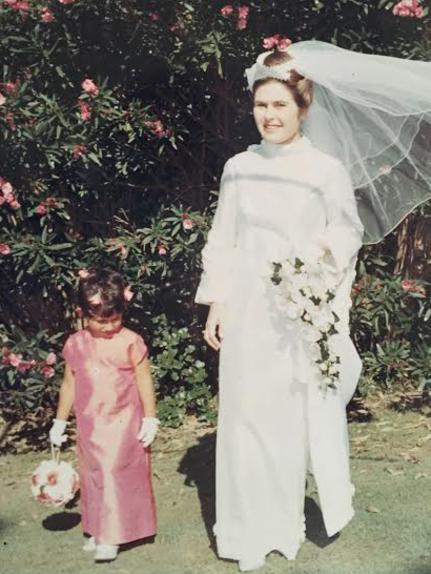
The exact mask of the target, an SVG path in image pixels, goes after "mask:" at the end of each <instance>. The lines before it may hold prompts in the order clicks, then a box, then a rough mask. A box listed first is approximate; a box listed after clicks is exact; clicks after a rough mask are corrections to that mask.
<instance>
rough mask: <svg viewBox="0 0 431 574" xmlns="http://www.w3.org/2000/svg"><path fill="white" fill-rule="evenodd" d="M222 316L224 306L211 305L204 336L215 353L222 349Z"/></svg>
mask: <svg viewBox="0 0 431 574" xmlns="http://www.w3.org/2000/svg"><path fill="white" fill-rule="evenodd" d="M222 314H223V304H222V303H211V306H210V310H209V313H208V318H207V322H206V325H205V330H204V331H203V334H204V339H205V341H206V342H207V343H208V345H209V346H210V347H212V348H213V349H214V350H215V351H218V350H219V349H220V346H221V341H222V339H223V323H222ZM217 335H218V336H217Z"/></svg>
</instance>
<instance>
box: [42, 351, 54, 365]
mask: <svg viewBox="0 0 431 574" xmlns="http://www.w3.org/2000/svg"><path fill="white" fill-rule="evenodd" d="M56 362H57V355H56V354H55V353H52V352H51V353H48V355H47V357H46V359H45V364H46V365H55V363H56Z"/></svg>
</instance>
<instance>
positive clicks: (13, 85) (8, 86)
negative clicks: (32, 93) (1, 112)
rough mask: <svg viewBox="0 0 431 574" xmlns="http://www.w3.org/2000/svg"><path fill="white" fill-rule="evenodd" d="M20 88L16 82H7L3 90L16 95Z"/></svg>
mask: <svg viewBox="0 0 431 574" xmlns="http://www.w3.org/2000/svg"><path fill="white" fill-rule="evenodd" d="M17 88H18V84H17V83H16V82H6V83H4V84H3V89H4V91H5V92H6V93H8V94H11V95H12V94H14V93H15V92H16V90H17Z"/></svg>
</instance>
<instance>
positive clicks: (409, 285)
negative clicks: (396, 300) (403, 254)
mask: <svg viewBox="0 0 431 574" xmlns="http://www.w3.org/2000/svg"><path fill="white" fill-rule="evenodd" d="M414 286H415V284H414V281H411V280H410V279H404V280H403V281H401V287H402V288H403V289H404V291H412V289H413V288H414Z"/></svg>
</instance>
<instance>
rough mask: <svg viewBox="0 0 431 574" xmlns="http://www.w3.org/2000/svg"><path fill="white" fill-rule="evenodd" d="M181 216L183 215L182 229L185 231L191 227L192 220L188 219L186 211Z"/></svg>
mask: <svg viewBox="0 0 431 574" xmlns="http://www.w3.org/2000/svg"><path fill="white" fill-rule="evenodd" d="M182 217H183V229H184V230H186V231H189V230H190V229H193V221H192V220H191V219H190V217H189V216H188V215H187V213H184V214H183V216H182Z"/></svg>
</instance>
